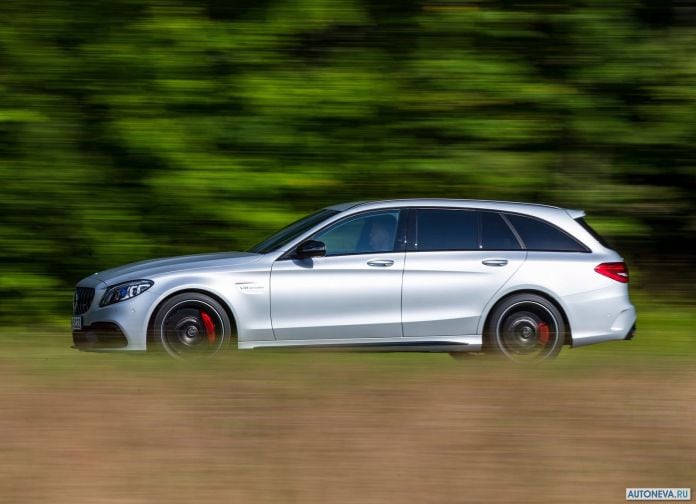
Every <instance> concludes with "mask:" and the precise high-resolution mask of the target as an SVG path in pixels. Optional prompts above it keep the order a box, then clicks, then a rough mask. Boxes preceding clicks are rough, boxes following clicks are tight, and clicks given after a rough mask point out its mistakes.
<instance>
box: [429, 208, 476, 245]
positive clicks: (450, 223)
mask: <svg viewBox="0 0 696 504" xmlns="http://www.w3.org/2000/svg"><path fill="white" fill-rule="evenodd" d="M416 219H417V221H416V222H417V230H418V231H417V232H418V243H417V249H418V250H475V249H478V219H477V216H476V212H472V211H469V210H419V211H418V216H417V217H416Z"/></svg>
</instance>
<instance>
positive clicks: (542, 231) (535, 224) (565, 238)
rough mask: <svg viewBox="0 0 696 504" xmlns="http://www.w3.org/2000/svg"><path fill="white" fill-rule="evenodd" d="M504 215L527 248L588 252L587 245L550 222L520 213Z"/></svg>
mask: <svg viewBox="0 0 696 504" xmlns="http://www.w3.org/2000/svg"><path fill="white" fill-rule="evenodd" d="M505 216H506V217H507V219H508V220H509V221H510V223H511V224H512V225H513V226H514V227H515V229H516V230H517V234H519V235H520V238H522V241H523V242H524V245H525V247H526V248H527V250H545V251H551V252H588V250H587V247H585V246H584V245H582V244H581V243H579V242H578V241H577V240H575V239H574V238H571V237H570V236H569V235H568V234H566V233H564V232H563V231H561V230H560V229H558V228H556V227H554V226H552V225H551V224H547V223H545V222H543V221H540V220H538V219H533V218H531V217H523V216H521V215H514V214H505Z"/></svg>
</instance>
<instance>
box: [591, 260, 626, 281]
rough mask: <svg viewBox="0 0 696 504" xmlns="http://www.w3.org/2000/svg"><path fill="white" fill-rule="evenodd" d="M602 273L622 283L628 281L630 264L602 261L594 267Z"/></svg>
mask: <svg viewBox="0 0 696 504" xmlns="http://www.w3.org/2000/svg"><path fill="white" fill-rule="evenodd" d="M594 270H595V271H596V272H597V273H599V274H600V275H604V276H605V277H609V278H611V279H612V280H616V281H617V282H621V283H628V266H626V263H623V262H610V263H602V264H600V265H599V266H597V267H596V268H595V269H594Z"/></svg>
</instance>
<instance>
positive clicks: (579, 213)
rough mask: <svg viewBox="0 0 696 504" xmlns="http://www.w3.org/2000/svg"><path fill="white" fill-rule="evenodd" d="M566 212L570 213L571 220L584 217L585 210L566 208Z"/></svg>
mask: <svg viewBox="0 0 696 504" xmlns="http://www.w3.org/2000/svg"><path fill="white" fill-rule="evenodd" d="M566 212H568V215H570V216H571V217H572V218H573V220H576V219H580V218H581V217H585V211H584V210H572V209H569V208H567V209H566Z"/></svg>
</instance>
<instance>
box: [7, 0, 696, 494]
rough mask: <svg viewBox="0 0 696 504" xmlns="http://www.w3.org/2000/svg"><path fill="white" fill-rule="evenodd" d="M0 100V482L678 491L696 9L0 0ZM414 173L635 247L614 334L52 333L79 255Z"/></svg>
mask: <svg viewBox="0 0 696 504" xmlns="http://www.w3.org/2000/svg"><path fill="white" fill-rule="evenodd" d="M0 98H1V99H0V175H1V179H0V180H1V181H2V197H1V198H0V215H1V217H0V258H1V260H0V322H1V323H2V329H0V342H2V346H1V348H0V364H1V367H0V368H1V371H0V374H2V379H1V380H0V397H2V408H3V412H2V413H0V453H2V462H0V464H2V465H1V466H0V469H1V470H0V500H2V498H3V497H5V498H7V499H8V502H9V501H11V502H30V501H32V502H33V501H37V502H46V501H51V502H63V500H64V501H65V502H77V501H80V500H82V501H84V502H87V501H89V502H151V501H153V502H163V501H165V500H166V501H169V502H179V501H181V502H195V501H199V502H200V501H207V500H209V501H216V502H220V501H221V499H223V500H224V499H228V500H230V501H233V500H236V501H238V502H253V501H266V502H269V501H274V502H275V501H278V502H300V501H301V502H320V501H321V502H345V501H351V500H352V501H353V502H357V501H360V502H385V501H390V500H391V501H399V502H405V501H408V500H414V501H417V502H455V501H465V500H480V501H485V502H496V501H499V502H510V501H534V502H542V501H547V502H560V501H594V502H600V501H613V502H615V501H622V500H623V496H624V494H623V491H624V487H626V486H653V485H656V484H663V485H667V486H690V485H691V486H696V473H695V472H694V471H695V470H694V464H693V453H694V449H696V430H695V429H696V427H694V422H693V419H694V417H696V411H695V410H694V407H695V406H694V404H696V397H695V396H694V390H696V386H694V384H696V375H695V374H694V366H693V364H694V358H696V339H695V336H694V333H693V327H694V326H696V318H695V317H694V313H695V312H696V310H694V296H695V295H696V289H694V287H693V282H694V280H695V279H696V275H695V274H694V269H693V261H694V246H695V245H696V240H695V239H694V238H695V236H696V233H695V231H696V217H695V211H696V203H695V199H694V191H695V189H696V187H695V185H696V1H692V0H617V1H606V0H586V1H569V2H557V1H551V0H548V1H547V0H534V1H503V0H497V1H493V0H491V1H486V0H482V1H471V2H469V1H461V2H449V1H432V2H429V1H415V0H413V1H396V0H380V1H370V0H342V1H338V0H252V1H250V0H181V1H171V0H100V1H98V2H95V1H92V0H72V1H67V0H65V1H61V0H36V1H33V2H27V1H21V0H3V1H2V2H0ZM423 196H430V197H448V198H477V199H478V198H483V199H504V200H519V201H528V202H538V203H546V204H552V205H559V206H563V207H570V208H582V209H585V210H586V211H587V212H588V215H589V218H588V221H589V222H590V223H591V224H592V225H593V226H594V227H595V228H596V229H597V230H598V231H599V232H600V233H601V234H603V235H604V236H605V237H606V238H607V239H608V240H609V241H610V242H611V243H613V244H615V245H616V246H617V248H618V250H619V251H620V252H621V253H623V254H624V256H625V257H626V259H627V261H628V264H629V266H630V267H631V269H632V283H631V294H632V296H633V299H634V300H635V301H636V303H637V305H638V311H639V322H638V329H639V330H638V335H637V337H636V340H635V341H633V342H630V343H625V342H620V343H616V344H614V343H612V344H607V345H604V346H600V347H597V348H588V349H581V350H577V351H576V350H570V351H568V350H566V351H564V352H563V353H562V354H561V357H560V359H559V361H557V363H556V364H554V366H556V367H553V368H552V370H550V371H542V372H536V371H535V372H530V373H532V374H531V375H530V374H519V373H518V372H517V371H514V372H513V371H510V370H508V369H507V368H505V369H503V368H499V367H497V366H495V365H494V366H492V367H491V368H489V367H487V365H481V364H478V363H477V364H474V363H473V362H475V361H472V363H470V364H469V365H464V366H463V367H462V366H461V365H458V364H457V363H456V362H454V361H451V360H450V359H449V358H448V357H447V356H442V355H438V356H418V355H416V356H413V355H409V356H369V357H368V356H362V355H360V356H352V355H350V356H334V355H328V354H322V355H320V356H319V357H313V356H312V357H310V356H306V355H302V356H295V355H291V356H290V355H286V354H282V353H281V354H261V355H258V354H256V353H251V354H249V353H246V354H242V355H233V356H230V357H228V358H227V360H224V359H223V360H222V361H221V363H216V364H211V365H210V366H209V367H203V368H200V369H198V368H194V369H193V370H192V369H190V368H187V369H185V370H181V369H178V368H174V369H172V367H171V365H170V364H169V363H166V362H159V361H158V360H157V358H155V357H153V358H148V360H145V357H138V356H116V355H93V354H92V355H90V354H79V353H77V352H74V351H71V350H70V349H69V346H70V333H69V328H68V325H69V317H70V311H71V301H72V288H73V285H74V284H75V282H76V281H78V280H79V279H80V278H82V277H84V276H86V275H88V274H90V273H92V272H94V271H97V270H101V269H105V268H108V267H112V266H116V265H119V264H123V263H126V262H130V261H136V260H142V259H147V258H152V257H163V256H171V255H182V254H188V253H197V252H207V251H218V250H220V251H222V250H239V249H242V250H243V249H246V248H248V247H250V246H251V245H253V244H254V243H255V242H257V241H259V240H261V239H262V238H263V237H264V236H265V235H267V234H269V233H270V232H271V231H273V230H275V229H277V228H279V227H281V226H283V225H284V224H286V223H288V222H289V221H292V220H294V219H296V218H298V217H300V216H302V215H303V214H306V213H308V212H311V211H313V210H315V209H317V208H320V207H322V206H325V205H329V204H333V203H336V202H341V201H351V200H362V199H384V198H401V197H423ZM590 376H591V378H590ZM220 383H226V384H229V386H228V387H223V388H222V389H220V387H219V384H220ZM657 383H660V384H661V385H660V386H656V384H657ZM319 384H321V385H319ZM520 387H521V388H520ZM172 412H175V414H172ZM515 419H517V420H518V421H519V423H517V421H516V420H515ZM588 426H590V427H588ZM207 432H210V436H208V435H207V434H206V433H207ZM415 433H418V435H416V434H415ZM241 440H244V441H243V442H242V441H241ZM646 443H647V444H646ZM58 461H61V462H62V463H63V464H65V468H63V469H58V466H57V465H56V464H57V462H58ZM173 461H180V463H176V464H173ZM506 467H507V468H508V469H510V468H511V467H513V468H514V470H510V471H506V470H505V468H506ZM230 475H234V476H230ZM230 478H231V479H232V480H233V481H235V483H229V481H230ZM501 481H502V482H505V484H501ZM228 483H229V484H228ZM61 499H63V500H61Z"/></svg>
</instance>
